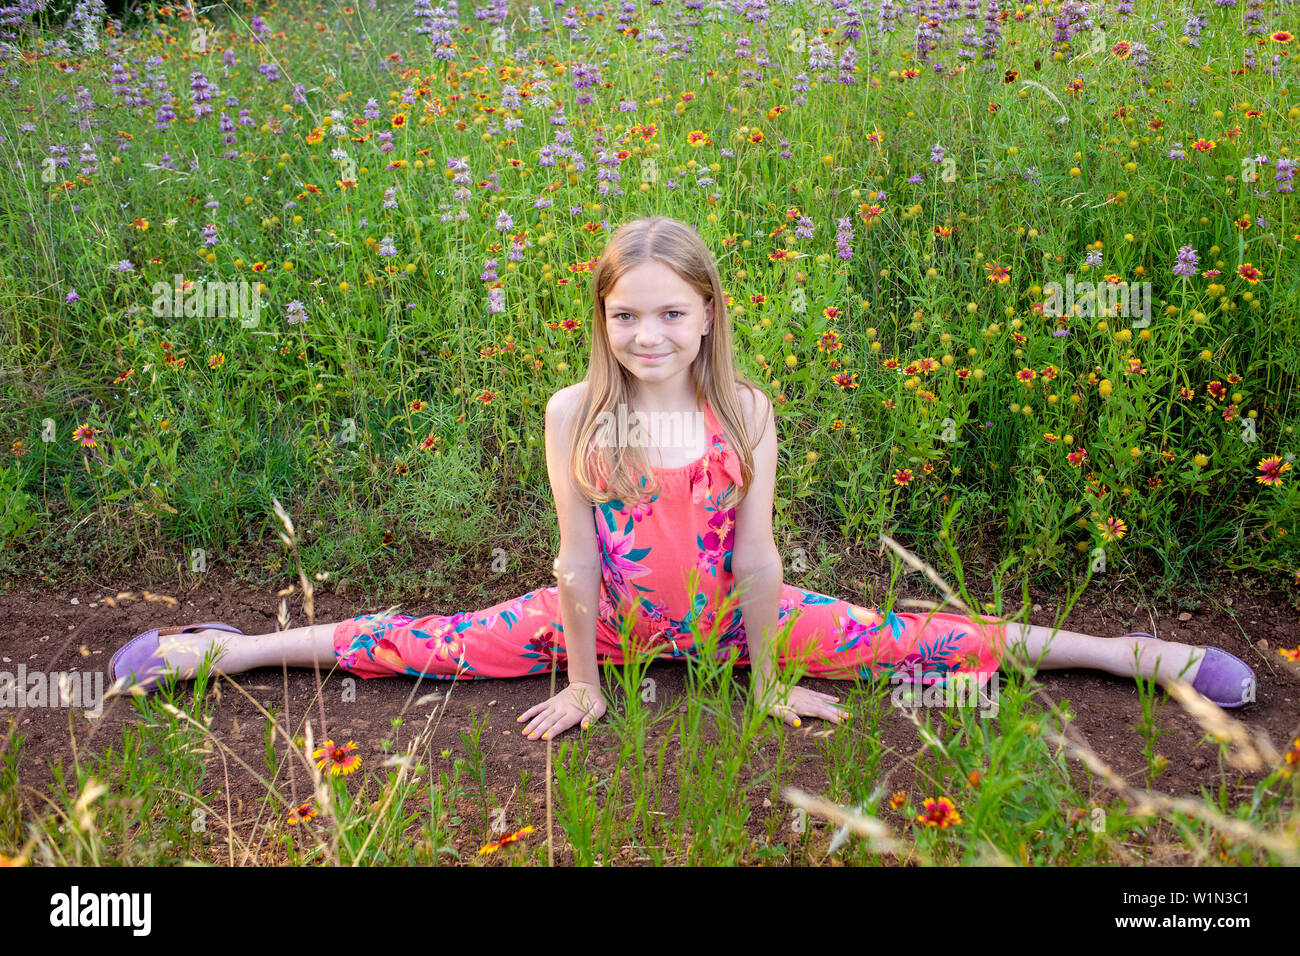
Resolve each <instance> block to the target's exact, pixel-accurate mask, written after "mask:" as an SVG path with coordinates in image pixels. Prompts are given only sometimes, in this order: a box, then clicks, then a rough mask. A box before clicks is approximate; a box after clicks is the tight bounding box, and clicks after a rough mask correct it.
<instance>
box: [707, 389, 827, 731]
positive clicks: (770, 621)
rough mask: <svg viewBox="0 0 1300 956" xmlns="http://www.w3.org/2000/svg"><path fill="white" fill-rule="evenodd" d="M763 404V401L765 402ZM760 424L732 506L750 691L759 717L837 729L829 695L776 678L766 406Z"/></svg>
mask: <svg viewBox="0 0 1300 956" xmlns="http://www.w3.org/2000/svg"><path fill="white" fill-rule="evenodd" d="M764 398H766V396H764ZM762 405H763V408H762V409H761V410H760V411H759V413H758V416H756V417H757V418H758V420H759V421H762V422H764V425H763V428H764V431H763V436H762V438H760V439H759V442H758V444H757V445H756V446H754V474H753V485H752V486H751V487H750V489H749V494H748V495H747V496H746V497H745V500H744V501H742V502H741V503H740V504H739V505H737V506H736V533H735V538H734V540H733V547H732V554H731V571H732V575H733V577H734V579H735V581H736V587H737V589H738V590H739V592H740V594H739V601H740V614H741V619H742V620H743V621H744V624H745V640H746V643H748V644H749V666H750V669H751V671H752V679H751V687H752V689H753V693H754V695H755V697H756V698H757V700H758V705H759V707H761V708H762V709H763V712H765V713H767V712H771V713H773V714H774V715H776V716H779V717H780V718H781V719H783V720H784V721H785V722H786V723H788V724H793V725H794V726H795V727H798V726H799V715H800V714H803V715H805V716H811V717H822V718H824V719H826V720H831V721H834V722H836V723H839V721H840V720H842V719H843V718H844V714H845V712H844V711H843V710H842V709H841V708H839V707H838V705H836V704H835V703H834V701H835V699H836V698H834V697H832V696H831V695H829V694H823V693H820V692H819V691H813V690H809V689H808V688H806V687H799V686H794V687H789V688H787V687H785V686H784V685H783V684H782V682H781V680H780V676H779V675H778V674H777V672H776V666H775V658H776V656H777V655H776V653H775V651H776V648H775V647H774V646H773V642H772V635H773V633H775V631H776V623H777V619H778V616H779V612H780V607H781V588H782V585H783V584H784V571H783V568H782V566H781V555H780V552H778V551H777V550H776V541H775V540H774V539H773V537H772V500H773V498H774V497H775V489H776V420H775V419H774V418H773V416H772V405H771V403H770V402H767V401H764V402H763V403H762Z"/></svg>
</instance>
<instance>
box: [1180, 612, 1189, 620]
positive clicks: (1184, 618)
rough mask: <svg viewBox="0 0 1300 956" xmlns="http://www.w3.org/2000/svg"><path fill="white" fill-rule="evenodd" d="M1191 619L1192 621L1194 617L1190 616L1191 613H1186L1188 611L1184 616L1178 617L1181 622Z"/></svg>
mask: <svg viewBox="0 0 1300 956" xmlns="http://www.w3.org/2000/svg"><path fill="white" fill-rule="evenodd" d="M1191 619H1192V615H1191V614H1189V613H1188V612H1186V611H1184V612H1183V613H1182V614H1180V615H1178V620H1180V621H1190V620H1191Z"/></svg>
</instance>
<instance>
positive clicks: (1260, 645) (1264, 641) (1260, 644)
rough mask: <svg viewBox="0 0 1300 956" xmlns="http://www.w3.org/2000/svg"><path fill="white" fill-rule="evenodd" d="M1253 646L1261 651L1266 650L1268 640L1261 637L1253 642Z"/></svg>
mask: <svg viewBox="0 0 1300 956" xmlns="http://www.w3.org/2000/svg"><path fill="white" fill-rule="evenodd" d="M1255 646H1256V647H1258V648H1259V649H1260V650H1261V651H1266V650H1268V638H1266V637H1261V638H1260V639H1259V640H1257V641H1256V642H1255Z"/></svg>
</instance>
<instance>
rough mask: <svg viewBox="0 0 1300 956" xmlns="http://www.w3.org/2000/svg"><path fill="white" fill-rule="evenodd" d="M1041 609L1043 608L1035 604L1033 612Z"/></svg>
mask: <svg viewBox="0 0 1300 956" xmlns="http://www.w3.org/2000/svg"><path fill="white" fill-rule="evenodd" d="M1042 609H1043V606H1042V605H1041V604H1035V605H1034V610H1035V611H1041V610H1042Z"/></svg>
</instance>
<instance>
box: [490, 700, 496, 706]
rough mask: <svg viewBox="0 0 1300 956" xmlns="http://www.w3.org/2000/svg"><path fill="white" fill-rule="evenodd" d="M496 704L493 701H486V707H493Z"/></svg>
mask: <svg viewBox="0 0 1300 956" xmlns="http://www.w3.org/2000/svg"><path fill="white" fill-rule="evenodd" d="M496 703H497V702H496V701H495V700H490V701H488V706H489V707H495V706H496Z"/></svg>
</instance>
